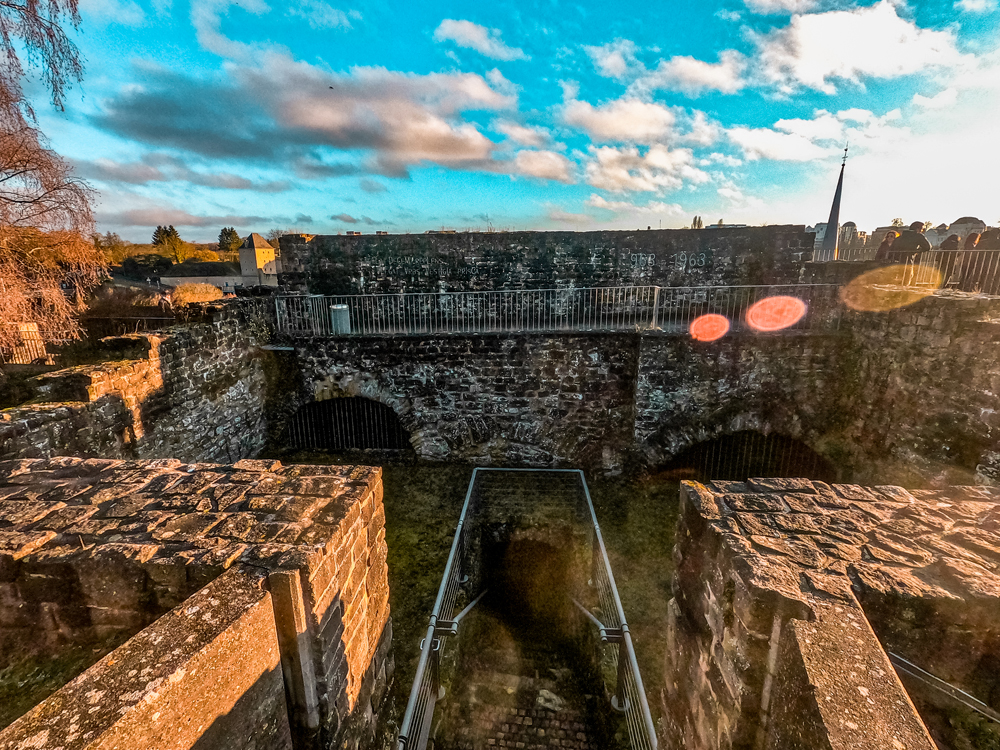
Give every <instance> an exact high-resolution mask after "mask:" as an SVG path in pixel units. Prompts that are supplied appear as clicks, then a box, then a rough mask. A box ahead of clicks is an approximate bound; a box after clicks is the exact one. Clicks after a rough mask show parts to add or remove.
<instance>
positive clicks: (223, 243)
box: [219, 227, 243, 253]
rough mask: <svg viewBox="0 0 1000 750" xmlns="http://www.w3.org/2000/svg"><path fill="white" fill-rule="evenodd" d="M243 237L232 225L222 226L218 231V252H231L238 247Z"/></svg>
mask: <svg viewBox="0 0 1000 750" xmlns="http://www.w3.org/2000/svg"><path fill="white" fill-rule="evenodd" d="M242 244H243V239H242V238H241V237H240V235H239V234H238V233H237V232H236V229H235V228H234V227H223V228H222V231H221V232H219V253H231V252H234V251H236V250H238V249H239V247H240V245H242Z"/></svg>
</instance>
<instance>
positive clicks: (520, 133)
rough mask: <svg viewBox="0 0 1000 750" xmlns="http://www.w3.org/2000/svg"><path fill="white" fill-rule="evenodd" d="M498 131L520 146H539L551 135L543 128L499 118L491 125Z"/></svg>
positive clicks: (546, 141)
mask: <svg viewBox="0 0 1000 750" xmlns="http://www.w3.org/2000/svg"><path fill="white" fill-rule="evenodd" d="M491 127H492V129H493V130H495V131H496V132H498V133H503V134H504V135H505V136H507V137H508V138H509V139H510V140H512V141H513V142H514V143H518V144H520V145H522V146H534V147H535V148H540V147H542V146H544V145H545V144H546V143H548V142H549V140H550V138H551V135H550V133H549V131H548V130H546V129H545V128H540V127H537V126H529V125H521V124H520V123H516V122H511V121H510V120H500V121H498V122H495V123H493V125H492V126H491Z"/></svg>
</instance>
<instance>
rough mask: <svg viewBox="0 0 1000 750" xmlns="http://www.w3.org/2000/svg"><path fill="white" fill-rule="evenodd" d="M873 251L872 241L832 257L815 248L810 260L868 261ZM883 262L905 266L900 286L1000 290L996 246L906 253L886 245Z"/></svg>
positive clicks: (998, 252) (989, 291) (990, 291)
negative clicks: (886, 249)
mask: <svg viewBox="0 0 1000 750" xmlns="http://www.w3.org/2000/svg"><path fill="white" fill-rule="evenodd" d="M877 252H878V248H877V247H876V246H874V245H872V246H871V247H859V248H841V249H839V250H838V251H837V257H836V259H834V258H833V257H827V256H823V255H821V254H820V253H819V251H817V253H816V254H815V255H814V260H816V261H819V262H824V261H831V260H839V261H848V262H859V261H871V260H875V259H876V258H875V256H876V254H877ZM828 255H830V254H828ZM885 263H886V264H896V265H903V266H906V271H905V272H904V273H901V276H902V279H901V283H902V284H903V285H904V286H918V287H919V286H924V287H926V286H935V287H944V288H948V289H959V290H961V291H963V292H979V293H981V294H1000V250H996V249H982V250H979V249H969V250H925V251H924V252H919V253H917V252H915V253H907V252H905V251H895V252H894V251H893V250H891V249H890V250H889V253H888V255H887V256H886V258H885Z"/></svg>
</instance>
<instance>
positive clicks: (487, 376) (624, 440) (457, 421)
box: [269, 334, 637, 467]
mask: <svg viewBox="0 0 1000 750" xmlns="http://www.w3.org/2000/svg"><path fill="white" fill-rule="evenodd" d="M636 354H637V337H636V336H634V335H622V334H598V335H585V334H584V335H561V336H560V335H553V336H541V335H535V336H530V335H513V336H500V335H477V336H436V337H424V338H392V337H371V338H339V339H333V338H326V339H312V340H308V341H296V351H295V354H294V357H290V360H291V362H293V363H294V367H296V368H298V378H299V382H300V384H301V385H300V386H299V392H298V393H297V394H296V396H295V398H292V399H287V400H286V401H285V402H284V403H283V405H282V408H283V410H284V414H283V415H282V414H271V415H269V422H270V424H271V425H272V428H273V429H274V431H275V432H274V435H275V439H276V440H279V441H280V440H281V432H280V430H281V424H282V419H283V418H287V416H288V415H289V414H291V413H292V412H294V410H295V409H296V408H297V407H298V405H299V404H300V403H303V402H306V401H312V400H314V399H315V400H322V399H325V398H334V397H338V396H364V397H367V398H372V399H374V400H377V401H380V402H382V403H385V404H388V405H389V406H391V407H392V408H393V409H394V410H395V411H396V413H397V414H398V415H399V417H400V420H401V421H402V423H403V425H404V426H405V427H406V428H407V429H408V430H409V431H410V434H411V439H412V442H413V446H414V448H415V449H416V451H417V453H418V455H420V456H421V457H423V458H428V459H444V458H451V459H461V460H468V461H470V462H475V463H480V464H494V465H504V464H519V465H524V464H527V465H534V466H545V465H551V464H558V463H563V462H566V461H577V462H584V463H593V464H598V465H604V464H607V465H608V466H609V467H610V466H613V465H615V464H616V463H619V464H620V461H621V454H620V452H619V450H620V447H621V446H627V445H628V444H629V443H630V442H631V430H632V420H633V415H632V409H633V402H634V394H633V389H634V387H635V377H636V375H635V367H636ZM289 366H290V367H291V366H292V364H291V363H290V364H289Z"/></svg>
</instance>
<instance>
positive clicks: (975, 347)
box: [838, 293, 1000, 486]
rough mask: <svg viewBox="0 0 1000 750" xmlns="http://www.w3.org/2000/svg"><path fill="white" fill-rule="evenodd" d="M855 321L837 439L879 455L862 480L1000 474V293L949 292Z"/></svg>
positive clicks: (951, 480)
mask: <svg viewBox="0 0 1000 750" xmlns="http://www.w3.org/2000/svg"><path fill="white" fill-rule="evenodd" d="M849 325H850V331H851V336H852V339H853V343H854V346H853V348H852V350H851V351H850V352H848V353H846V355H845V356H846V359H845V365H846V366H845V367H843V368H842V371H843V373H844V374H843V378H844V380H843V382H842V383H841V384H840V388H841V389H842V391H843V393H844V396H843V398H842V399H841V400H842V402H843V403H844V404H845V410H844V411H845V413H846V414H849V415H850V419H849V421H848V422H847V425H846V427H845V429H844V431H843V433H842V435H841V436H840V437H839V438H838V442H839V444H840V445H841V446H843V449H844V450H845V452H846V451H848V450H853V451H856V452H857V453H856V454H855V455H867V456H869V457H871V459H873V460H871V462H870V463H869V464H868V466H867V467H865V468H864V472H863V473H859V474H858V478H859V481H878V479H879V478H880V477H881V478H882V479H883V480H884V479H886V478H887V476H888V475H887V472H891V473H892V481H893V482H897V483H900V484H905V485H906V486H923V485H926V484H928V483H930V484H934V485H938V486H946V485H950V484H979V483H990V484H997V483H1000V403H998V400H997V394H998V393H1000V300H998V299H997V298H996V297H984V296H978V295H963V294H951V295H949V294H948V293H941V294H940V295H938V296H934V297H928V298H926V299H924V300H922V301H920V302H917V303H916V304H913V305H911V306H908V307H905V308H902V309H900V310H894V311H892V312H891V313H856V314H855V315H853V316H852V317H851V319H850V320H849ZM855 462H856V461H855ZM856 463H858V462H856Z"/></svg>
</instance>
